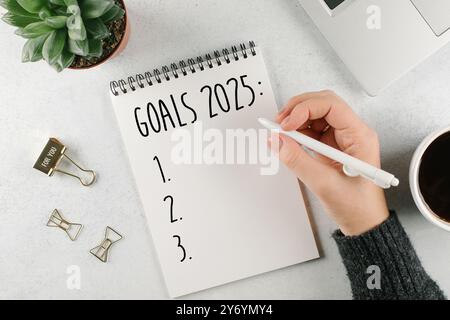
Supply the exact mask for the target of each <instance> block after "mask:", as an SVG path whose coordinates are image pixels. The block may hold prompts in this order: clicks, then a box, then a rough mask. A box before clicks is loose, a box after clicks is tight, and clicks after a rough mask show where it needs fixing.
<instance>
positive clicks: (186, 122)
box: [110, 42, 319, 297]
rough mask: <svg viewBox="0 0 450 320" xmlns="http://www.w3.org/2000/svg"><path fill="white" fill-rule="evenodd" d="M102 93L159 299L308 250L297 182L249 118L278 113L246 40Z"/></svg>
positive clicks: (255, 51)
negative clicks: (157, 275)
mask: <svg viewBox="0 0 450 320" xmlns="http://www.w3.org/2000/svg"><path fill="white" fill-rule="evenodd" d="M110 90H111V99H112V102H113V106H114V110H115V113H116V117H117V121H118V123H119V127H120V130H121V133H122V137H123V141H124V144H125V147H126V150H127V153H128V157H129V161H130V164H131V169H132V171H133V174H134V178H135V181H136V185H137V189H138V192H139V194H140V199H141V201H142V204H143V208H144V210H145V213H146V218H147V223H148V226H149V228H150V232H151V234H152V239H153V242H154V246H155V248H156V251H157V254H158V258H159V262H160V265H161V270H162V273H163V275H164V279H165V283H166V286H167V289H168V292H169V295H170V296H172V297H176V296H181V295H185V294H188V293H192V292H195V291H199V290H203V289H207V288H210V287H214V286H218V285H222V284H225V283H228V282H232V281H235V280H239V279H243V278H246V277H250V276H254V275H257V274H261V273H264V272H267V271H271V270H275V269H279V268H283V267H287V266H290V265H293V264H297V263H300V262H303V261H306V260H310V259H314V258H317V257H318V256H319V255H318V251H317V247H316V243H315V240H314V236H313V233H312V230H311V226H310V223H309V220H308V215H307V212H306V209H305V205H304V202H303V198H302V195H301V191H300V188H299V185H298V182H297V180H296V178H295V177H294V176H293V175H292V174H291V173H290V172H288V171H287V169H285V168H284V167H283V166H282V165H279V164H278V162H277V161H276V157H274V156H273V154H272V153H271V152H270V151H268V150H267V144H266V141H267V140H266V139H267V137H268V133H267V131H266V130H264V129H262V128H260V126H259V124H258V121H257V118H258V117H266V118H273V117H274V116H275V115H276V113H277V108H276V102H275V98H274V95H273V92H272V88H271V85H270V82H269V77H268V74H267V71H266V67H265V64H264V61H263V58H262V55H261V52H260V50H259V48H257V47H256V46H255V45H254V43H253V42H250V43H249V44H241V45H239V46H233V47H232V48H230V49H223V50H221V51H214V52H213V53H212V54H206V55H204V56H199V57H197V58H195V59H187V60H182V61H180V62H178V63H172V64H170V65H168V66H163V67H162V68H160V69H154V70H152V71H148V72H145V73H142V74H136V75H132V76H129V77H127V78H124V79H118V80H114V81H111V83H110ZM233 140H234V141H235V142H232V141H233ZM250 141H252V142H250ZM239 143H240V144H239ZM242 145H244V147H242ZM239 146H240V147H239ZM277 164H278V165H279V166H277Z"/></svg>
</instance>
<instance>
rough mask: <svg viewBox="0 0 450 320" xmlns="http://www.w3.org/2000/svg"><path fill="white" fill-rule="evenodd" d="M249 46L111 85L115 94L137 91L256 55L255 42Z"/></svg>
mask: <svg viewBox="0 0 450 320" xmlns="http://www.w3.org/2000/svg"><path fill="white" fill-rule="evenodd" d="M248 46H249V48H247V46H246V45H245V43H241V44H239V47H237V46H232V47H231V51H230V50H229V49H226V48H225V49H222V51H218V50H216V51H214V52H213V54H212V55H211V54H209V53H207V54H205V55H204V56H203V57H202V56H198V57H196V58H195V59H194V58H189V59H186V61H187V62H186V61H185V60H181V61H179V62H178V63H175V62H174V63H171V64H170V66H167V65H165V66H163V67H161V68H160V69H153V72H150V71H146V72H144V73H143V74H141V73H138V74H136V75H135V76H129V77H128V78H126V79H119V80H113V81H111V82H110V84H109V86H110V89H111V92H112V94H113V95H115V96H118V95H120V94H126V93H127V92H130V91H131V92H132V91H136V90H137V89H138V88H144V87H145V86H153V85H155V84H156V83H161V82H162V81H164V80H165V81H170V80H172V79H178V78H179V77H180V76H187V75H188V74H189V73H191V74H192V73H196V72H201V71H204V70H207V69H212V68H214V67H220V66H221V65H222V64H229V63H231V62H232V61H233V60H234V61H238V60H239V59H241V58H243V59H247V58H248V57H249V55H252V56H255V55H256V50H255V43H254V42H253V41H249V43H248Z"/></svg>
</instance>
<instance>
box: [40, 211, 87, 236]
mask: <svg viewBox="0 0 450 320" xmlns="http://www.w3.org/2000/svg"><path fill="white" fill-rule="evenodd" d="M47 226H48V227H58V228H60V229H62V230H63V231H64V232H65V233H67V235H68V236H69V238H70V240H72V241H75V240H76V239H77V237H78V235H79V234H80V231H81V229H82V228H83V225H82V224H79V223H72V222H69V221H67V220H66V219H64V218H63V216H62V215H61V214H60V213H59V211H58V210H57V209H55V210H53V212H52V214H51V215H50V219H48V222H47Z"/></svg>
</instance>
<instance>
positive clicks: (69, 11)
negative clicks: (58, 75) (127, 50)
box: [0, 0, 130, 72]
mask: <svg viewBox="0 0 450 320" xmlns="http://www.w3.org/2000/svg"><path fill="white" fill-rule="evenodd" d="M0 5H1V6H2V7H4V8H6V9H7V10H8V12H7V13H6V14H5V15H3V17H2V20H3V21H5V22H7V23H8V24H10V25H12V26H15V27H18V29H17V30H16V34H17V35H20V36H22V37H24V38H25V39H27V41H26V43H25V45H24V47H23V50H22V61H23V62H35V61H39V60H42V59H44V60H45V61H47V63H48V64H49V65H51V66H52V67H53V68H55V69H56V70H57V71H58V72H60V71H62V70H63V69H65V68H71V69H85V68H90V67H93V66H96V65H99V64H100V63H102V62H104V61H106V60H108V59H110V58H112V57H114V56H115V55H117V54H118V53H119V52H120V51H121V50H123V48H124V47H125V46H126V43H127V41H128V36H129V29H130V28H129V25H128V19H127V15H126V9H125V5H124V2H123V0H0Z"/></svg>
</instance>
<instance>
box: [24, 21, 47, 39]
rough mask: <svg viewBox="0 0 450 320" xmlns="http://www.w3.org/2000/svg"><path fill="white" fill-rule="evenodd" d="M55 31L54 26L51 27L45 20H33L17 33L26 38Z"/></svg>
mask: <svg viewBox="0 0 450 320" xmlns="http://www.w3.org/2000/svg"><path fill="white" fill-rule="evenodd" d="M52 31H54V29H53V28H52V27H49V26H48V25H47V24H45V22H43V21H41V22H33V23H30V24H29V25H27V26H26V27H25V28H20V29H17V30H16V34H17V35H19V36H21V37H24V38H26V39H32V38H37V37H39V36H41V35H43V34H47V33H50V32H52Z"/></svg>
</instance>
